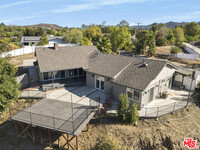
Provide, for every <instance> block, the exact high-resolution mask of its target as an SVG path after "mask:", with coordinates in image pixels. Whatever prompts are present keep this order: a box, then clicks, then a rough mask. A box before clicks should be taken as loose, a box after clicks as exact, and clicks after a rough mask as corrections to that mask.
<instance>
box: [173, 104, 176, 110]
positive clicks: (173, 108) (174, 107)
mask: <svg viewBox="0 0 200 150" xmlns="http://www.w3.org/2000/svg"><path fill="white" fill-rule="evenodd" d="M175 107H176V102H174V108H173V112H175Z"/></svg>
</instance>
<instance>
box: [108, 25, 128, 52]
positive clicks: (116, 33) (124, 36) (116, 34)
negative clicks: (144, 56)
mask: <svg viewBox="0 0 200 150" xmlns="http://www.w3.org/2000/svg"><path fill="white" fill-rule="evenodd" d="M108 32H109V34H110V41H111V44H112V51H113V52H114V53H116V52H117V51H118V50H119V49H121V48H123V47H124V46H125V44H126V43H127V42H130V41H131V33H130V32H129V30H128V28H127V27H125V26H123V27H121V28H120V27H116V26H109V31H108Z"/></svg>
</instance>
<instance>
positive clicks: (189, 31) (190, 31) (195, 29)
mask: <svg viewBox="0 0 200 150" xmlns="http://www.w3.org/2000/svg"><path fill="white" fill-rule="evenodd" d="M199 32H200V29H199V25H198V23H196V22H191V23H187V24H186V25H185V34H186V35H187V36H192V37H194V36H196V35H198V34H199Z"/></svg>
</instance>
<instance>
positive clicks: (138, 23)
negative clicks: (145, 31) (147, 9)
mask: <svg viewBox="0 0 200 150" xmlns="http://www.w3.org/2000/svg"><path fill="white" fill-rule="evenodd" d="M136 24H137V25H138V30H139V29H140V24H142V23H141V22H136Z"/></svg>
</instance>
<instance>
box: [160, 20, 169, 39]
mask: <svg viewBox="0 0 200 150" xmlns="http://www.w3.org/2000/svg"><path fill="white" fill-rule="evenodd" d="M158 32H160V33H161V35H162V36H163V37H167V35H168V32H169V29H168V28H167V26H166V24H163V23H161V24H159V26H158Z"/></svg>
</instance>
